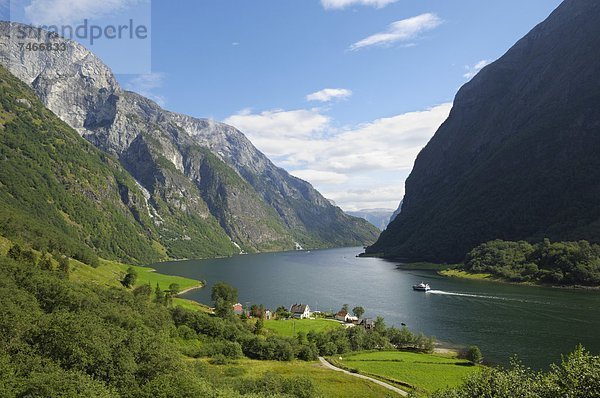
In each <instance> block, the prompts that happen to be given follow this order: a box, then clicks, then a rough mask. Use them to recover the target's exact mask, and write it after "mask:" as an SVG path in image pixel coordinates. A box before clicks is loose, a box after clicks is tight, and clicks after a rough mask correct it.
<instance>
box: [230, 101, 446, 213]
mask: <svg viewBox="0 0 600 398" xmlns="http://www.w3.org/2000/svg"><path fill="white" fill-rule="evenodd" d="M451 107H452V104H451V103H444V104H441V105H438V106H434V107H431V108H429V109H425V110H421V111H416V112H408V113H403V114H399V115H395V116H391V117H386V118H380V119H377V120H374V121H371V122H369V123H364V124H360V125H357V126H354V127H351V128H343V129H340V128H337V127H336V126H335V125H334V122H333V120H332V119H331V118H330V117H329V116H327V115H324V114H323V113H322V112H323V110H321V109H300V110H291V111H286V110H271V111H265V112H261V113H253V112H252V111H250V110H243V111H240V112H238V113H237V114H235V115H232V116H230V117H228V118H227V119H225V123H228V124H231V125H233V126H235V127H237V128H239V129H240V130H241V131H242V132H244V133H245V134H246V135H247V136H248V138H250V140H251V141H252V142H253V143H254V145H256V146H257V147H258V148H259V149H260V150H261V151H263V152H264V153H265V154H266V155H267V156H269V157H270V158H271V159H272V160H273V161H274V162H275V163H276V164H277V165H278V166H280V167H284V168H286V169H287V170H288V171H289V172H290V173H292V174H293V175H296V176H298V177H300V178H302V179H305V180H307V181H309V182H311V183H313V184H314V185H315V186H316V187H317V189H319V191H320V192H321V193H323V195H324V196H325V197H327V198H329V199H332V200H334V201H335V202H336V203H337V204H338V205H340V206H341V207H342V208H344V209H346V210H352V209H365V208H375V207H390V208H395V207H396V206H397V205H398V202H399V201H400V199H402V196H403V194H404V179H405V178H406V177H407V175H408V173H409V172H410V170H411V169H412V166H413V163H414V161H415V158H416V156H417V154H418V153H419V152H420V150H421V149H422V148H423V146H425V144H426V143H427V142H428V141H429V139H430V138H431V137H432V136H433V134H434V133H435V131H436V130H437V129H438V127H439V126H440V124H442V122H443V121H444V120H445V119H446V118H447V117H448V114H449V112H450V109H451Z"/></svg>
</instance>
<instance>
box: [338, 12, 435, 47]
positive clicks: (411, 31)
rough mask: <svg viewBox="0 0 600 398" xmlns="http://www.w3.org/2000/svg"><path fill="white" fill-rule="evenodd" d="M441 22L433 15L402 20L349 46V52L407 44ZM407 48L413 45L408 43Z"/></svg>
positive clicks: (428, 14) (422, 15)
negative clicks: (401, 43)
mask: <svg viewBox="0 0 600 398" xmlns="http://www.w3.org/2000/svg"><path fill="white" fill-rule="evenodd" d="M442 22H443V21H442V20H441V19H440V18H439V17H438V16H437V15H435V14H431V13H427V14H421V15H417V16H416V17H412V18H408V19H402V20H400V21H396V22H394V23H392V24H391V25H390V26H388V28H387V30H386V31H385V32H380V33H376V34H374V35H371V36H369V37H367V38H365V39H362V40H360V41H357V42H356V43H354V44H352V45H351V46H350V50H353V51H354V50H359V49H361V48H364V47H370V46H389V45H391V44H393V43H397V42H408V41H410V40H413V39H415V38H417V37H418V35H419V34H421V33H423V32H426V31H428V30H432V29H435V28H436V27H438V26H440V25H441V24H442ZM408 45H409V46H412V45H414V43H408Z"/></svg>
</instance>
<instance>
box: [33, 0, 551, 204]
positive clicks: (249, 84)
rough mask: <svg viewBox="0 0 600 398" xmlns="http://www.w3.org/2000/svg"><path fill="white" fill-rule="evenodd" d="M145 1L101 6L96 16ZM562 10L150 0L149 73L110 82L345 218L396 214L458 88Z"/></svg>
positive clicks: (311, 0) (518, 1)
mask: <svg viewBox="0 0 600 398" xmlns="http://www.w3.org/2000/svg"><path fill="white" fill-rule="evenodd" d="M27 1H30V2H34V3H43V2H46V3H48V5H49V6H50V7H51V8H50V9H54V10H57V9H60V7H61V6H65V7H64V8H65V9H69V7H68V6H69V3H75V1H74V0H27ZM140 1H143V0H106V1H105V2H103V3H102V4H103V6H104V7H105V8H104V9H103V10H101V12H104V13H110V12H114V13H127V12H128V11H127V7H130V6H132V4H134V3H139V2H140ZM76 3H77V4H78V7H79V8H78V12H80V16H85V15H86V8H85V5H86V4H88V5H89V7H90V13H100V11H98V9H97V7H98V6H97V5H96V6H93V4H96V3H97V2H96V1H92V0H78V1H77V2H76ZM558 4H560V1H559V0H527V1H523V0H504V1H501V2H497V1H481V0H452V1H448V0H396V1H394V0H255V1H246V0H218V1H217V0H213V1H209V0H201V1H191V0H189V1H160V0H154V1H152V3H151V8H152V21H151V22H152V23H151V34H152V35H151V39H152V40H151V62H152V63H151V73H144V74H140V75H131V74H130V75H118V78H119V80H120V82H121V83H122V84H123V86H124V87H126V88H129V89H132V90H134V91H138V92H140V93H142V94H145V95H147V96H149V97H151V98H153V99H155V100H156V101H157V102H159V103H160V104H161V105H163V106H164V107H165V108H167V109H169V110H173V111H176V112H181V113H186V114H189V115H192V116H196V117H209V118H213V119H215V120H220V121H226V122H228V123H231V124H233V125H234V126H236V127H238V128H240V129H241V130H242V131H243V132H244V133H245V134H246V135H247V136H248V137H249V138H250V139H251V140H252V142H253V143H254V144H255V145H256V146H257V147H258V148H259V149H261V150H262V151H263V152H265V153H266V154H267V155H268V156H269V157H270V158H271V159H272V160H273V161H274V162H275V163H276V164H277V165H279V166H281V167H284V168H286V169H287V170H288V171H290V172H291V173H292V174H295V175H298V176H299V177H301V178H304V179H306V180H308V181H310V182H311V183H313V185H315V187H316V188H317V189H319V190H320V191H321V192H322V193H323V194H324V195H325V196H326V197H328V198H330V199H333V200H334V201H335V202H336V203H338V204H339V205H340V206H341V207H342V208H344V209H346V210H356V209H360V208H374V207H389V208H394V207H396V206H397V204H398V202H399V201H400V199H401V198H402V196H403V194H404V180H405V179H406V177H407V176H408V173H409V172H410V169H411V167H412V164H413V162H414V158H415V156H416V154H417V153H418V151H419V150H420V149H421V148H422V147H423V146H424V145H425V144H426V143H427V141H428V140H429V138H431V136H432V135H433V133H434V132H435V130H436V129H437V127H438V126H439V124H440V123H441V122H442V121H443V120H444V119H445V118H446V116H447V114H448V112H449V109H450V107H451V102H452V100H453V97H454V95H455V94H456V91H457V90H458V88H459V87H460V86H461V85H463V84H464V83H465V82H467V81H468V79H469V78H470V77H472V76H473V75H474V74H475V73H476V72H477V70H478V69H479V68H480V67H482V66H484V65H485V64H486V63H489V62H492V61H493V60H495V59H497V58H498V57H500V56H501V55H502V54H503V53H504V52H506V50H508V48H510V46H511V45H512V44H514V43H515V42H516V41H517V40H518V39H519V38H520V37H522V36H523V35H524V34H526V33H527V32H528V31H529V30H531V28H533V27H534V26H535V25H536V24H537V23H539V22H541V21H542V20H544V19H545V18H546V17H547V16H548V15H549V14H550V12H551V11H552V10H553V9H554V8H556V7H557V6H558ZM134 6H135V4H134ZM93 7H96V8H95V9H94V8H93ZM111 7H112V8H111ZM71 9H72V7H71ZM124 59H127V57H125V58H124ZM120 60H121V61H122V60H123V57H120ZM106 62H107V63H108V64H109V66H111V61H110V60H106ZM132 62H133V61H132ZM325 89H328V90H327V91H323V90H325Z"/></svg>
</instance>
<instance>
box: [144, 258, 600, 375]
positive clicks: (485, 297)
mask: <svg viewBox="0 0 600 398" xmlns="http://www.w3.org/2000/svg"><path fill="white" fill-rule="evenodd" d="M361 251H362V248H360V247H358V248H341V249H330V250H316V251H311V252H285V253H266V254H254V255H245V256H236V257H231V258H223V259H211V260H193V261H181V262H170V263H161V264H156V265H154V266H153V267H154V268H156V269H157V270H158V271H159V272H162V273H165V274H171V275H181V276H186V277H190V278H194V279H203V280H206V281H207V288H205V289H199V290H194V291H191V292H189V293H187V294H186V295H185V297H186V298H189V299H193V300H197V301H199V302H202V303H207V304H209V303H210V290H211V286H212V285H213V284H214V283H215V282H218V281H225V282H227V283H229V284H231V285H233V286H235V287H237V288H238V290H239V297H240V302H242V303H257V304H264V305H265V306H267V307H268V308H272V309H274V308H276V307H277V306H279V305H284V306H286V307H289V306H290V304H293V303H307V304H309V305H310V307H311V309H313V310H314V309H318V310H323V311H325V310H326V311H331V310H338V309H339V308H340V307H341V306H342V304H344V303H348V304H350V308H352V307H354V306H355V305H361V306H363V307H364V308H365V309H366V314H365V316H371V317H375V316H377V315H381V316H383V317H384V318H385V319H386V323H387V324H388V325H396V326H400V325H401V323H405V324H406V325H407V326H408V327H410V328H411V329H412V330H414V331H423V332H424V333H425V334H427V335H434V336H436V337H437V338H438V340H442V341H444V342H446V343H448V344H451V345H457V346H464V345H470V344H475V345H478V346H479V347H480V348H481V350H482V351H483V353H484V356H485V357H486V359H488V360H490V361H493V362H497V363H502V364H507V363H508V359H509V357H510V356H511V355H512V354H518V355H519V358H520V359H521V360H522V361H523V362H524V363H525V364H527V365H529V366H532V367H545V366H547V365H548V364H549V363H551V362H556V361H558V360H560V354H561V353H567V352H570V351H572V350H573V348H574V347H575V346H576V345H577V344H578V343H580V342H581V343H583V344H584V346H585V347H586V348H588V349H590V350H591V351H592V352H594V353H598V352H600V292H599V291H579V290H567V289H552V288H541V287H529V286H516V285H508V284H499V283H492V282H481V281H469V280H461V279H452V278H446V277H441V276H438V275H436V274H435V273H433V272H428V271H402V270H398V269H396V264H397V263H393V262H389V261H386V260H382V259H376V258H356V257H355V256H356V254H358V253H360V252H361ZM421 281H425V282H428V283H429V284H430V285H431V287H432V289H434V290H432V291H430V292H428V293H423V292H414V291H413V290H412V289H411V286H412V285H413V284H416V283H419V282H421Z"/></svg>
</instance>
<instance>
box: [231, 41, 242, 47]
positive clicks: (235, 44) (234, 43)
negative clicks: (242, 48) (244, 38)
mask: <svg viewBox="0 0 600 398" xmlns="http://www.w3.org/2000/svg"><path fill="white" fill-rule="evenodd" d="M231 45H232V46H234V47H236V46H239V45H240V43H238V42H237V41H234V42H233V43H231Z"/></svg>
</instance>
